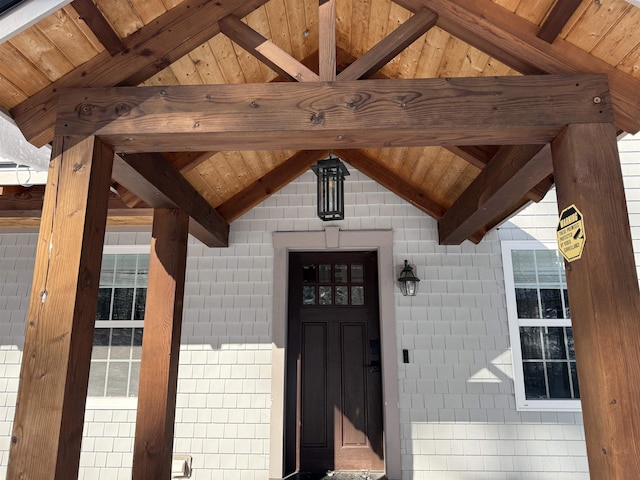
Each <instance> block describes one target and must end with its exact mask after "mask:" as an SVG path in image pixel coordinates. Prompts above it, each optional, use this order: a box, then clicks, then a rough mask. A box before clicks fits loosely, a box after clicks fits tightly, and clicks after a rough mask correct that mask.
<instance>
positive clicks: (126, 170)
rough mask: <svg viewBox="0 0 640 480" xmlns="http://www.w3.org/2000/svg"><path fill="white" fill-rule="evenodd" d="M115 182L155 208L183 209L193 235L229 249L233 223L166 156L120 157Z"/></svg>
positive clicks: (116, 167) (115, 168) (205, 242)
mask: <svg viewBox="0 0 640 480" xmlns="http://www.w3.org/2000/svg"><path fill="white" fill-rule="evenodd" d="M113 179H114V180H115V181H116V182H118V183H119V184H120V185H122V186H124V187H125V188H126V189H127V190H129V191H130V192H132V193H133V194H134V195H136V196H137V197H139V198H141V199H142V200H143V201H144V202H145V203H146V204H147V205H149V206H151V207H153V208H180V209H182V210H184V211H185V213H186V214H187V215H189V216H190V217H191V218H192V221H191V224H190V228H189V232H190V233H191V234H192V235H193V236H194V237H196V238H197V239H198V240H200V241H201V242H202V243H204V244H205V245H207V246H209V247H227V246H229V224H228V223H227V222H225V221H224V219H223V218H222V217H221V216H220V215H219V214H218V212H216V211H215V209H214V208H213V207H212V206H211V205H209V202H207V201H206V200H205V199H204V198H203V197H202V196H201V195H200V194H199V193H198V191H197V190H196V189H195V188H194V187H193V186H192V185H191V184H190V183H189V182H188V181H187V180H186V179H185V178H184V177H183V176H182V175H181V174H180V172H178V171H177V170H176V169H175V168H174V167H173V165H171V163H170V162H169V161H168V160H167V159H166V158H165V157H163V156H162V155H150V154H135V155H126V156H116V157H115V161H114V164H113Z"/></svg>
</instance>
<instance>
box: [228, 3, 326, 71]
mask: <svg viewBox="0 0 640 480" xmlns="http://www.w3.org/2000/svg"><path fill="white" fill-rule="evenodd" d="M220 30H221V31H222V33H224V34H225V35H226V36H227V37H229V39H231V40H233V41H234V42H235V43H237V44H238V45H240V46H241V47H242V48H244V49H245V50H247V51H248V52H249V53H251V54H252V55H253V56H255V57H256V58H257V59H258V60H260V61H261V62H262V63H264V64H265V65H267V66H268V67H269V68H271V69H272V70H273V71H274V72H276V73H277V74H278V75H280V76H282V77H283V78H288V79H290V80H296V81H299V82H313V81H318V80H319V77H318V75H317V74H316V73H315V72H313V71H311V70H310V69H308V68H307V67H305V66H304V65H303V64H301V63H300V62H299V61H297V60H296V59H295V58H293V57H292V56H291V55H289V54H288V53H287V52H285V51H284V50H282V49H280V47H278V46H277V45H275V44H274V43H273V42H271V41H270V40H268V39H266V38H264V37H263V36H262V35H260V34H259V33H258V32H256V31H255V30H253V29H252V28H251V27H249V26H247V25H246V24H244V23H242V22H241V21H240V19H239V18H237V17H235V16H234V15H229V16H227V17H225V18H223V19H222V20H220Z"/></svg>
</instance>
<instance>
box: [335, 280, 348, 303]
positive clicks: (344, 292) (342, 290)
mask: <svg viewBox="0 0 640 480" xmlns="http://www.w3.org/2000/svg"><path fill="white" fill-rule="evenodd" d="M336 305H349V287H347V286H345V285H338V286H337V287H336Z"/></svg>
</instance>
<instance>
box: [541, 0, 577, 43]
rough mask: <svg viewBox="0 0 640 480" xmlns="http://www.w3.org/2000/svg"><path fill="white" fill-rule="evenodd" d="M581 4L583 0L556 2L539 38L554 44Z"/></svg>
mask: <svg viewBox="0 0 640 480" xmlns="http://www.w3.org/2000/svg"><path fill="white" fill-rule="evenodd" d="M581 3H582V0H556V3H555V5H554V6H553V8H552V9H551V11H550V12H549V15H547V18H546V19H545V21H544V23H543V24H542V26H541V27H540V29H539V30H538V33H537V37H538V38H541V39H542V40H544V41H545V42H548V43H553V42H554V40H555V39H556V38H557V37H558V35H559V34H560V32H561V31H562V29H563V28H564V26H565V25H566V24H567V22H568V21H569V19H570V18H571V16H572V15H573V14H574V13H575V12H576V10H577V9H578V7H579V6H580V4H581Z"/></svg>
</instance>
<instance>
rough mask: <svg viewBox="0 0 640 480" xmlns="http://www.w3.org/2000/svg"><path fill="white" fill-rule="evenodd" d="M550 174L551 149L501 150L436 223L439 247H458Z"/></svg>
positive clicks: (534, 147) (529, 146)
mask: <svg viewBox="0 0 640 480" xmlns="http://www.w3.org/2000/svg"><path fill="white" fill-rule="evenodd" d="M552 173H553V165H552V161H551V147H550V146H549V145H545V146H543V147H541V146H540V145H523V146H506V147H502V148H501V149H500V150H499V151H498V153H497V154H496V155H495V157H494V158H493V159H492V160H491V161H490V162H489V164H488V165H487V166H486V167H485V168H484V169H483V170H482V171H481V172H480V174H479V175H478V176H477V177H476V179H475V180H474V181H473V182H472V183H471V185H469V186H468V187H467V189H466V190H465V191H464V192H462V194H461V195H460V196H459V197H458V199H457V200H456V201H455V202H454V203H453V205H451V207H450V208H449V209H448V210H447V213H446V214H445V215H444V216H443V217H442V218H441V219H440V220H439V222H438V230H439V235H440V244H441V245H458V244H460V243H462V242H463V241H464V240H466V239H467V238H469V237H470V236H471V235H473V234H474V233H476V232H478V231H479V230H481V229H482V228H483V227H484V226H485V225H487V224H489V223H490V222H491V221H492V220H494V219H495V218H496V217H498V216H499V215H500V214H502V213H503V212H504V209H505V206H508V205H515V204H516V203H517V202H518V201H519V200H521V199H522V197H523V196H524V194H525V193H526V192H527V191H529V190H531V189H532V188H533V187H535V186H536V185H538V184H539V183H540V182H541V181H543V180H544V179H545V178H547V177H548V176H549V175H551V174H552Z"/></svg>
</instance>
